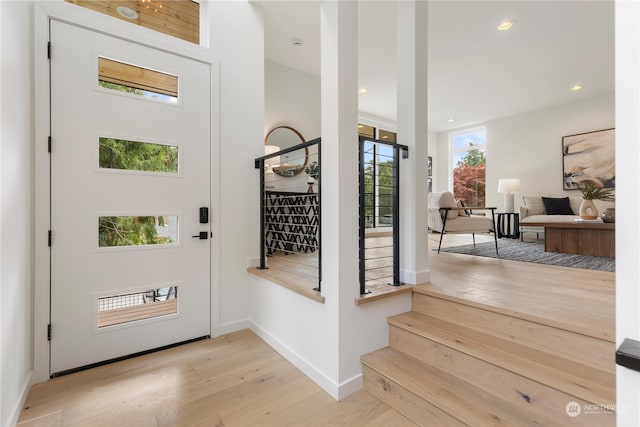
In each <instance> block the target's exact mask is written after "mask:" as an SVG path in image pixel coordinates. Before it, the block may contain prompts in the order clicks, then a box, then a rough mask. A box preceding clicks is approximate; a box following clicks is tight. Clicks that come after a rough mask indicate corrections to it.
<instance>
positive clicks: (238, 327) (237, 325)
mask: <svg viewBox="0 0 640 427" xmlns="http://www.w3.org/2000/svg"><path fill="white" fill-rule="evenodd" d="M250 326H251V322H250V321H249V319H244V320H236V321H235V322H229V323H224V324H222V325H220V331H219V332H220V335H226V334H231V333H233V332H238V331H242V330H244V329H249V328H250Z"/></svg>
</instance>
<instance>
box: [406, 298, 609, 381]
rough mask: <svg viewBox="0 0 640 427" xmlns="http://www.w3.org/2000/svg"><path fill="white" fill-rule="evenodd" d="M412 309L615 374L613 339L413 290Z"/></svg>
mask: <svg viewBox="0 0 640 427" xmlns="http://www.w3.org/2000/svg"><path fill="white" fill-rule="evenodd" d="M412 310H413V311H415V312H418V313H422V314H425V315H427V316H431V317H437V318H439V319H443V320H446V321H448V322H451V323H455V324H457V325H462V326H466V327H468V328H470V329H473V330H476V331H480V332H487V333H490V334H491V335H494V336H496V337H499V338H502V339H505V340H508V341H512V342H514V343H518V344H524V345H526V346H527V347H531V348H534V349H536V350H540V351H543V352H552V353H553V354H556V355H557V356H560V357H563V358H565V359H569V360H573V361H576V362H579V363H581V364H583V365H586V366H592V367H595V368H598V369H600V370H603V371H605V372H609V373H612V374H613V373H615V366H616V365H615V360H614V359H615V348H616V347H615V342H613V341H608V340H602V339H599V338H594V337H592V336H586V335H583V334H578V333H576V332H572V331H568V330H563V329H558V328H556V327H551V326H548V325H545V324H540V323H536V322H533V321H531V320H527V319H523V318H519V317H516V316H514V315H506V314H500V313H496V312H493V311H488V310H485V309H482V308H478V307H474V306H470V305H466V304H464V303H460V302H454V301H451V300H448V299H443V298H438V297H435V296H428V295H424V294H420V293H414V294H413V298H412Z"/></svg>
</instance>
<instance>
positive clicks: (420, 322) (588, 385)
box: [388, 312, 615, 404]
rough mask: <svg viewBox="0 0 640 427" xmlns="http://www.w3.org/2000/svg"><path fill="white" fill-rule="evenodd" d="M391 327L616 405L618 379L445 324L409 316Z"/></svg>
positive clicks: (393, 321) (586, 397) (399, 318)
mask: <svg viewBox="0 0 640 427" xmlns="http://www.w3.org/2000/svg"><path fill="white" fill-rule="evenodd" d="M388 322H389V324H392V325H395V326H397V327H401V328H403V329H406V330H407V331H409V332H412V333H414V334H416V335H420V336H422V337H423V338H427V339H430V340H432V341H435V342H438V343H440V344H443V345H446V346H448V347H451V348H453V349H455V350H458V351H460V352H463V353H466V354H468V355H470V356H473V357H476V358H479V359H482V360H484V361H486V362H489V363H492V364H494V365H497V366H500V367H502V368H504V369H507V370H510V371H513V372H517V373H519V374H520V375H522V376H525V377H527V378H530V379H532V380H535V381H538V382H540V383H542V384H545V385H549V386H551V387H554V388H556V389H558V390H562V391H563V392H565V393H567V394H570V395H573V396H576V397H579V398H581V399H583V400H586V401H587V402H590V403H593V404H603V403H607V404H608V403H610V402H613V401H615V375H614V374H611V373H607V372H603V371H600V370H598V369H595V368H592V367H589V366H585V365H582V364H579V363H576V362H574V361H572V360H569V359H565V358H561V357H558V356H556V355H555V354H552V353H545V352H541V351H539V350H536V349H534V348H530V347H527V346H524V345H521V344H515V343H513V342H511V341H507V340H504V339H502V338H497V337H494V336H492V335H489V334H485V333H482V332H478V331H475V330H472V329H469V328H467V327H465V326H460V325H457V324H454V323H451V322H448V321H446V320H442V319H438V318H435V317H430V316H426V315H424V314H421V313H416V312H409V313H404V314H400V315H397V316H393V317H391V318H389V319H388Z"/></svg>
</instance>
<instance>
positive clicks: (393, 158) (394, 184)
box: [358, 136, 409, 295]
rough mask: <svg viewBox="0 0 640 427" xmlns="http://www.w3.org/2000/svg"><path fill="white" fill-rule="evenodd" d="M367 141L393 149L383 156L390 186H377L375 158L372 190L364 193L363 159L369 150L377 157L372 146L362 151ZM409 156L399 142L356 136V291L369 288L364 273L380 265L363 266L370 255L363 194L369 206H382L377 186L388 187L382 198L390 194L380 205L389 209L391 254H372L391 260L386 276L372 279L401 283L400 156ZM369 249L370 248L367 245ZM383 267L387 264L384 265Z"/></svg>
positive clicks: (406, 149) (394, 283) (366, 291)
mask: <svg viewBox="0 0 640 427" xmlns="http://www.w3.org/2000/svg"><path fill="white" fill-rule="evenodd" d="M367 142H370V143H373V144H374V147H377V146H379V145H384V146H387V147H390V148H391V149H392V150H393V155H385V157H386V158H387V159H388V160H387V163H388V162H389V161H390V162H391V165H388V164H387V167H389V169H390V170H391V176H390V178H391V185H390V186H379V184H378V182H377V177H380V176H381V175H380V174H379V172H378V162H377V160H374V162H373V163H372V165H371V166H372V169H371V175H372V177H373V186H374V187H373V188H374V191H373V192H366V191H365V187H366V185H365V179H366V176H365V175H366V174H365V169H366V162H365V157H366V155H367V154H371V153H373V155H374V157H375V158H376V159H377V156H380V154H377V155H376V154H375V153H376V151H377V150H376V148H374V149H373V150H372V151H369V152H366V151H365V143H367ZM408 157H409V147H407V146H406V145H402V144H397V143H394V142H390V141H384V140H378V139H375V138H369V137H365V136H360V138H359V174H358V175H359V179H358V183H359V196H358V199H359V200H358V202H359V233H358V237H359V245H358V246H359V250H358V252H359V253H358V258H359V266H358V267H359V277H358V281H359V282H360V294H361V295H364V294H367V293H370V291H369V290H367V288H366V281H367V280H371V279H372V278H371V277H370V278H369V279H366V272H367V271H372V270H376V269H380V268H369V269H367V268H366V261H367V260H371V259H372V258H367V256H366V252H367V248H366V245H365V239H366V233H365V228H366V226H367V215H366V206H365V205H366V204H367V202H366V197H367V196H369V197H371V199H372V200H373V205H374V207H377V208H380V207H382V206H383V205H380V203H379V201H378V198H380V194H379V193H377V192H376V191H375V189H376V188H378V190H379V189H380V188H385V189H387V190H389V189H390V190H391V193H390V194H389V193H387V194H385V195H384V196H386V197H390V198H391V204H390V205H384V207H386V208H391V213H390V215H391V220H392V224H391V226H392V230H393V232H392V254H391V256H383V257H376V259H383V258H391V259H392V265H391V267H392V275H391V276H389V275H388V274H385V275H384V276H380V277H377V278H375V280H378V279H382V278H385V279H386V278H387V277H389V278H390V279H391V280H390V281H391V283H389V284H390V285H392V286H399V285H402V282H401V281H400V159H401V158H402V159H406V158H408ZM376 216H377V215H376V211H375V209H374V213H373V215H372V217H373V219H372V221H373V224H372V225H373V226H374V227H375V226H376V220H375V217H376ZM369 249H372V248H369ZM384 268H387V267H384Z"/></svg>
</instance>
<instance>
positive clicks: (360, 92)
mask: <svg viewBox="0 0 640 427" xmlns="http://www.w3.org/2000/svg"><path fill="white" fill-rule="evenodd" d="M367 92H369V89H367V88H366V87H363V88H360V90H358V93H359V94H360V95H362V94H364V93H367Z"/></svg>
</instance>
